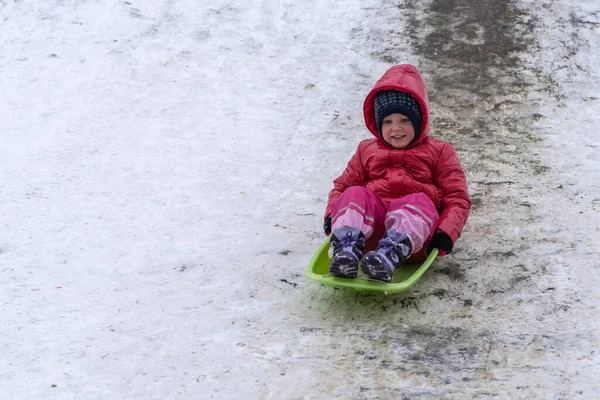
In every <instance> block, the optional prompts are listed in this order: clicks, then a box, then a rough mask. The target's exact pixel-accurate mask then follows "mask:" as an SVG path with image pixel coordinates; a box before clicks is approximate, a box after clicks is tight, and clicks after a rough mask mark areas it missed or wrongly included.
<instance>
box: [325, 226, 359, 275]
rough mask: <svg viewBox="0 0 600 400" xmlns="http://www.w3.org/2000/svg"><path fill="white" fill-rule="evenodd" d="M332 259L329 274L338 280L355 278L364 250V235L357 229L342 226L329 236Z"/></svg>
mask: <svg viewBox="0 0 600 400" xmlns="http://www.w3.org/2000/svg"><path fill="white" fill-rule="evenodd" d="M331 247H332V249H333V258H332V259H331V266H330V267H329V272H330V273H331V274H332V275H334V276H338V277H340V278H356V275H357V274H358V263H359V261H360V258H361V257H362V255H363V251H364V249H365V235H363V233H362V232H361V231H360V229H358V228H353V227H351V226H342V227H340V228H337V229H336V230H334V231H333V233H332V234H331Z"/></svg>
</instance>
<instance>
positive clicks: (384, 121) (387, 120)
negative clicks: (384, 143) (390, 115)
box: [383, 119, 392, 125]
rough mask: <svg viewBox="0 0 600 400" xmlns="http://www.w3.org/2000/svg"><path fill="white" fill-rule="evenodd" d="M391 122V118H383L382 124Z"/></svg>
mask: <svg viewBox="0 0 600 400" xmlns="http://www.w3.org/2000/svg"><path fill="white" fill-rule="evenodd" d="M391 123H392V120H391V119H384V120H383V124H384V125H387V124H391Z"/></svg>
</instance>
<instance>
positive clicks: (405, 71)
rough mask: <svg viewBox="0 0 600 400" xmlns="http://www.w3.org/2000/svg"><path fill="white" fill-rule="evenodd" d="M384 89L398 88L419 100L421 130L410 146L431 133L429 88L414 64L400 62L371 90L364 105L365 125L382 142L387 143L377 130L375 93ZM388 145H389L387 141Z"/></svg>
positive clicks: (421, 140)
mask: <svg viewBox="0 0 600 400" xmlns="http://www.w3.org/2000/svg"><path fill="white" fill-rule="evenodd" d="M382 90H397V91H399V92H405V93H409V94H410V95H411V96H413V97H414V98H415V100H417V101H418V102H419V105H420V106H421V113H422V119H423V121H422V123H421V131H420V132H419V133H418V136H417V138H416V139H415V141H413V142H412V143H411V144H410V145H409V146H408V147H413V146H415V145H417V144H419V143H421V142H423V141H424V140H425V138H426V137H427V136H428V134H429V99H428V98H427V90H426V89H425V82H423V78H422V77H421V74H420V73H419V71H418V70H417V68H416V67H415V66H414V65H410V64H399V65H394V66H393V67H392V68H390V69H388V70H387V71H386V72H385V73H384V74H383V76H382V77H381V78H380V79H379V80H378V81H377V83H376V84H375V86H373V89H371V91H370V92H369V94H368V95H367V97H366V99H365V103H364V105H363V113H364V116H365V125H366V126H367V129H368V130H369V131H370V132H371V134H372V135H373V136H375V138H377V139H378V140H379V141H381V142H382V143H385V141H384V140H383V138H382V137H381V135H380V134H379V131H378V130H377V122H376V121H375V107H374V104H375V95H376V94H377V92H380V91H382ZM385 144H386V145H387V146H388V147H389V145H388V144H387V143H385Z"/></svg>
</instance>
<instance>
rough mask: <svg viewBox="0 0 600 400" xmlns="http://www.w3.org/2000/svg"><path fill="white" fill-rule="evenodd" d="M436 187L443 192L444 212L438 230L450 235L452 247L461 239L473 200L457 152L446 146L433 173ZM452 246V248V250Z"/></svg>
mask: <svg viewBox="0 0 600 400" xmlns="http://www.w3.org/2000/svg"><path fill="white" fill-rule="evenodd" d="M433 178H434V182H435V185H436V186H437V187H438V188H439V189H440V190H441V191H442V194H443V201H442V212H441V214H440V222H439V225H438V228H437V230H438V231H441V232H443V233H445V234H446V235H448V237H449V238H450V240H451V241H452V245H453V244H454V243H455V242H456V240H457V239H458V238H459V237H460V235H461V233H462V230H463V227H464V226H465V223H466V222H467V218H468V217H469V210H470V209H471V198H470V197H469V191H468V186H467V178H466V176H465V171H464V170H463V168H462V166H461V164H460V160H459V158H458V154H457V153H456V150H454V148H453V147H452V146H451V145H449V144H447V143H446V144H445V145H444V146H443V148H442V152H441V153H440V156H439V158H438V161H437V163H436V165H435V170H434V173H433ZM451 248H452V246H450V250H451Z"/></svg>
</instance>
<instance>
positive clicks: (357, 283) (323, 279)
mask: <svg viewBox="0 0 600 400" xmlns="http://www.w3.org/2000/svg"><path fill="white" fill-rule="evenodd" d="M329 247H330V245H329V237H328V238H327V239H325V241H324V242H323V244H321V246H320V247H319V248H318V249H317V252H316V253H315V254H314V255H313V256H312V258H311V260H310V263H309V264H308V268H307V269H306V276H307V277H309V278H310V279H313V280H315V281H317V282H320V283H322V284H323V285H327V286H332V287H339V288H351V289H354V290H359V291H371V292H385V294H392V293H400V292H403V291H405V290H407V289H408V288H410V287H411V286H412V285H414V284H415V283H417V281H418V280H419V279H420V278H421V276H423V273H424V272H425V271H427V268H429V266H430V265H431V263H433V260H435V258H436V257H437V254H438V249H433V250H432V251H431V253H429V256H428V257H427V259H426V260H425V261H423V263H422V264H404V265H402V267H400V268H398V269H397V270H396V272H394V277H393V278H392V281H391V282H390V283H384V282H377V281H372V280H369V279H367V277H366V275H364V274H363V273H362V271H359V273H358V277H357V278H356V279H347V278H337V277H335V276H332V275H331V274H330V273H329V264H330V263H331V258H330V257H329V254H328V253H329Z"/></svg>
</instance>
